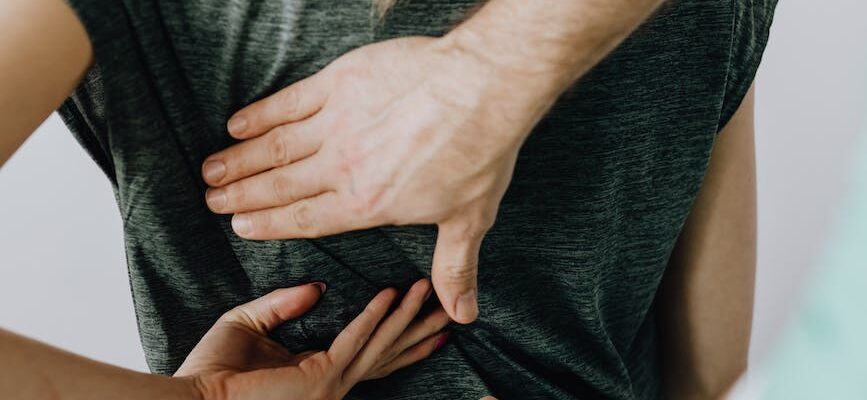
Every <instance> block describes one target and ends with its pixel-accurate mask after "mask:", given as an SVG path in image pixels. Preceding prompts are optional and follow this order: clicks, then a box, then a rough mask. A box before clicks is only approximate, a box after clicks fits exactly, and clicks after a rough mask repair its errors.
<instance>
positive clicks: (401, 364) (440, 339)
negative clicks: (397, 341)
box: [362, 332, 449, 380]
mask: <svg viewBox="0 0 867 400" xmlns="http://www.w3.org/2000/svg"><path fill="white" fill-rule="evenodd" d="M448 337H449V334H448V332H443V333H440V334H437V335H433V336H428V337H427V338H425V339H424V340H423V341H421V342H420V343H416V344H415V345H414V346H412V347H410V348H408V349H406V350H404V352H403V353H401V354H400V355H398V356H397V357H396V358H394V359H392V360H391V361H389V362H388V363H386V364H385V365H383V366H381V367H378V368H377V369H376V370H375V371H373V372H371V373H369V374H366V375H365V376H364V378H362V380H372V379H380V378H384V377H386V376H389V375H391V374H392V373H393V372H394V371H397V370H399V369H402V368H406V367H408V366H410V365H412V364H415V363H417V362H419V361H421V360H424V359H425V358H428V357H430V355H431V354H433V353H434V352H435V351H437V350H439V349H440V348H441V347H442V346H443V345H444V344H445V343H446V340H447V339H448Z"/></svg>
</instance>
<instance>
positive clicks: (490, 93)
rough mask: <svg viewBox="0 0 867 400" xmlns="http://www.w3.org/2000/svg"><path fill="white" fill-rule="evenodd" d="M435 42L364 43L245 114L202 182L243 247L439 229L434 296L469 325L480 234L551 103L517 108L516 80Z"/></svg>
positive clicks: (519, 104) (491, 219) (206, 169)
mask: <svg viewBox="0 0 867 400" xmlns="http://www.w3.org/2000/svg"><path fill="white" fill-rule="evenodd" d="M439 40H441V39H432V38H423V37H412V38H401V39H395V40H391V41H387V42H382V43H378V44H373V45H368V46H365V47H362V48H359V49H357V50H355V51H353V52H350V53H348V54H346V55H344V56H343V57H341V58H339V59H338V60H336V61H335V62H334V63H332V64H331V65H329V66H328V67H326V68H325V69H324V70H322V71H321V72H319V73H318V74H316V75H314V76H312V77H310V78H308V79H306V80H303V81H300V82H297V83H295V84H294V85H292V86H289V87H288V88H286V89H284V90H282V91H280V92H278V93H276V94H274V95H272V96H270V97H268V98H266V99H264V100H261V101H259V102H256V103H254V104H252V105H250V106H248V107H247V108H245V109H243V110H241V111H239V112H238V113H237V114H236V115H235V116H234V117H233V118H232V119H231V120H230V122H229V131H230V133H231V135H232V136H233V137H235V138H237V139H244V140H245V141H243V142H241V143H239V144H237V145H235V146H233V147H230V148H228V149H226V150H224V151H222V152H219V153H217V154H214V155H212V156H211V157H209V158H208V159H207V160H206V162H205V163H204V165H203V174H204V176H205V180H206V182H207V183H208V184H209V185H210V186H212V188H211V189H210V190H209V191H208V194H207V202H208V205H209V207H210V208H211V209H212V210H213V211H215V212H218V213H223V214H235V216H234V218H233V221H232V226H233V228H234V230H235V232H236V233H238V234H239V235H240V236H242V237H244V238H247V239H254V240H265V239H290V238H311V237H321V236H326V235H332V234H337V233H342V232H347V231H352V230H359V229H364V228H370V227H376V226H383V225H407V224H436V225H438V227H439V237H438V239H437V246H436V251H435V253H434V259H433V266H432V278H433V284H434V288H435V290H436V292H437V294H438V296H439V298H440V300H441V302H442V304H443V306H444V308H445V310H446V312H448V314H449V315H450V316H451V317H452V319H454V320H455V321H457V322H460V323H469V322H472V321H473V320H475V318H476V317H477V314H478V308H477V301H476V290H477V289H476V268H477V262H478V261H477V260H478V253H479V248H480V245H481V242H482V239H483V237H484V235H485V233H486V232H487V230H488V229H489V228H490V227H491V226H492V225H493V223H494V220H495V218H496V214H497V210H498V207H499V203H500V201H501V199H502V197H503V195H504V193H505V191H506V188H507V186H508V184H509V182H510V180H511V177H512V172H513V169H514V165H515V161H516V159H517V154H518V150H519V148H520V146H521V144H522V142H523V139H524V138H525V137H526V135H527V134H528V133H529V131H530V130H531V129H532V127H533V126H534V125H535V124H536V122H537V121H538V119H539V118H541V115H542V114H543V113H544V110H545V109H546V105H545V104H541V103H544V102H545V101H548V100H545V101H535V100H534V101H527V100H526V99H523V98H522V99H521V100H520V101H519V100H516V99H515V96H512V93H511V90H513V89H514V90H518V89H516V88H515V87H514V85H513V84H512V82H518V81H519V79H513V80H510V79H506V78H505V77H502V76H495V74H494V73H492V72H491V69H489V68H487V67H486V65H485V64H484V62H482V61H479V60H478V59H476V58H473V57H471V56H469V55H467V53H464V52H461V51H460V50H454V49H452V48H451V47H447V46H443V45H442V44H441V43H440V42H439ZM505 82H508V83H509V84H510V85H512V86H508V87H507V85H505Z"/></svg>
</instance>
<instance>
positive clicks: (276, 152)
mask: <svg viewBox="0 0 867 400" xmlns="http://www.w3.org/2000/svg"><path fill="white" fill-rule="evenodd" d="M287 142H288V140H287V135H285V134H281V132H280V130H275V131H273V132H272V134H271V135H270V137H269V138H268V154H269V155H270V157H271V162H272V164H274V165H285V164H289V163H290V162H292V160H291V159H290V155H289V144H288V143H287Z"/></svg>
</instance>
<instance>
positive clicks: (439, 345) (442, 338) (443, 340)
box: [434, 332, 449, 351]
mask: <svg viewBox="0 0 867 400" xmlns="http://www.w3.org/2000/svg"><path fill="white" fill-rule="evenodd" d="M448 339H449V333H448V332H446V333H443V334H442V335H440V337H439V339H437V344H436V346H435V347H434V351H437V350H439V349H441V348H442V347H443V346H445V345H446V340H448Z"/></svg>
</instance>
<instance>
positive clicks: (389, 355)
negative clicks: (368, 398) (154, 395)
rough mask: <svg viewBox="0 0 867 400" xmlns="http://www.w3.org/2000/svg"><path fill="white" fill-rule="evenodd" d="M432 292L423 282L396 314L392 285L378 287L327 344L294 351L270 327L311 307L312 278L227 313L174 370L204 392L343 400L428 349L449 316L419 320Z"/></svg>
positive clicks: (219, 398) (220, 397)
mask: <svg viewBox="0 0 867 400" xmlns="http://www.w3.org/2000/svg"><path fill="white" fill-rule="evenodd" d="M430 292H431V287H430V283H429V282H427V281H419V282H417V283H416V284H415V285H414V286H413V287H412V288H411V289H410V290H409V292H407V294H406V295H405V296H404V299H403V301H401V303H400V305H399V306H398V307H397V309H395V310H394V311H393V312H392V313H391V315H388V316H387V317H386V314H388V311H389V309H390V305H391V304H392V303H393V302H394V301H395V299H396V298H397V291H395V290H394V289H389V290H384V291H382V292H380V293H379V295H377V296H376V297H375V298H374V299H373V300H372V301H371V302H370V304H368V306H367V308H366V309H365V310H364V312H362V314H361V315H360V316H359V317H358V318H356V319H355V320H353V321H352V323H350V325H349V326H347V327H346V329H344V330H343V332H341V333H340V335H338V336H337V338H336V339H334V343H333V344H332V345H331V348H329V349H328V350H327V351H311V352H305V353H300V354H292V353H290V352H289V351H288V350H286V349H285V348H284V347H283V346H281V345H280V344H278V343H277V342H275V341H273V340H271V339H269V338H268V331H270V330H271V329H274V328H275V327H277V326H278V325H280V324H282V323H284V322H286V321H289V320H292V319H295V318H297V317H299V316H300V315H302V314H304V312H306V311H307V310H309V309H310V308H311V307H312V306H313V305H314V304H315V303H316V302H317V301H318V300H319V297H320V295H321V291H320V290H319V289H317V288H315V286H314V285H307V286H300V287H296V288H292V289H283V290H278V291H275V292H272V293H271V294H269V295H267V296H265V297H262V298H259V299H257V300H254V301H253V302H250V303H247V304H244V305H242V306H239V307H237V308H235V309H234V310H232V311H229V312H228V313H226V314H224V315H223V317H221V318H220V319H219V320H218V321H217V322H216V324H215V325H214V326H213V327H212V328H211V330H209V331H208V332H207V333H206V334H205V336H204V337H203V338H202V340H201V341H200V342H199V344H198V345H196V347H195V348H194V349H193V351H192V352H191V353H190V355H189V356H188V357H187V359H186V360H185V361H184V364H183V365H182V366H181V368H180V369H179V370H178V372H177V373H176V376H189V377H193V378H194V379H195V381H196V382H197V383H198V387H199V388H200V391H201V392H202V398H204V399H208V400H210V399H216V400H224V399H225V400H229V399H252V400H267V399H339V398H342V397H343V395H345V394H346V393H347V392H348V391H349V390H350V389H351V388H352V386H354V385H355V384H356V383H358V382H360V381H363V380H369V379H376V378H379V377H383V376H386V375H388V374H390V373H391V372H392V371H394V370H396V369H399V368H403V367H405V366H407V365H409V364H412V363H415V362H417V361H419V360H421V359H423V358H425V357H427V356H428V355H430V354H431V353H432V352H433V351H434V350H435V348H436V347H437V346H438V343H441V341H442V339H443V338H444V336H443V335H441V334H440V335H437V334H436V332H437V331H439V330H440V329H442V328H443V327H444V326H445V325H446V324H447V323H448V317H447V316H446V314H445V312H444V311H442V309H440V310H437V311H435V312H433V313H431V314H429V315H427V316H425V317H423V318H422V319H420V320H417V321H413V320H414V319H415V317H416V316H417V315H418V313H419V311H420V310H421V307H422V304H423V303H424V301H425V299H426V298H427V296H428V295H429V294H430Z"/></svg>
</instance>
